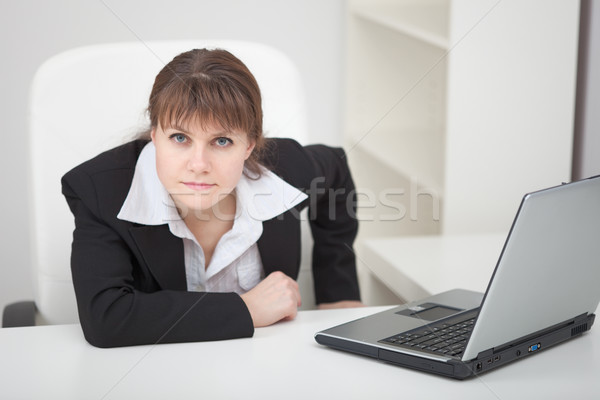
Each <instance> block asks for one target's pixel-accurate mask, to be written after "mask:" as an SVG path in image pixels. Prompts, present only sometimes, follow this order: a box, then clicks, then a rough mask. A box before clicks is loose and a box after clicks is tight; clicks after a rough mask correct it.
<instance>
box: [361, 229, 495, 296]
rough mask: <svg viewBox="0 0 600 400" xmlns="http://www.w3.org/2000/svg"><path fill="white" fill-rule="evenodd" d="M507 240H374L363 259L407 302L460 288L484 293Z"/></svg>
mask: <svg viewBox="0 0 600 400" xmlns="http://www.w3.org/2000/svg"><path fill="white" fill-rule="evenodd" d="M505 239H506V235H505V234H481V235H468V236H467V235H465V236H417V237H414V236H406V237H392V238H381V239H369V240H365V241H364V242H363V243H362V245H361V247H360V249H361V252H360V258H361V261H362V262H363V264H364V265H366V267H367V268H368V269H369V270H371V272H373V274H374V275H375V276H377V278H379V279H380V280H381V281H382V282H383V283H384V284H385V285H386V286H388V287H389V288H390V289H391V290H392V291H393V292H394V293H396V294H397V295H398V296H400V297H401V298H402V299H404V300H406V301H415V300H420V299H422V298H424V297H427V296H430V295H432V294H437V293H441V292H444V291H446V290H450V289H456V288H461V289H469V290H474V291H477V292H485V290H486V288H487V285H488V283H489V281H490V278H491V276H492V273H493V272H494V268H495V267H496V263H497V261H498V257H499V256H500V253H501V251H502V246H503V245H504V241H505Z"/></svg>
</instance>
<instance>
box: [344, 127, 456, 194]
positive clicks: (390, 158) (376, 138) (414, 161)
mask: <svg viewBox="0 0 600 400" xmlns="http://www.w3.org/2000/svg"><path fill="white" fill-rule="evenodd" d="M441 135H442V133H441V132H440V133H437V134H436V133H435V132H426V131H424V130H417V129H414V130H408V129H405V130H402V131H384V132H380V131H377V132H376V131H373V132H371V133H368V134H362V135H360V134H351V135H350V143H349V146H350V148H353V147H359V148H360V149H362V150H363V151H365V152H366V153H368V154H370V155H372V156H373V157H375V158H377V159H378V160H380V161H381V162H382V164H384V165H386V166H387V167H389V168H391V169H392V170H393V171H395V172H397V173H398V174H401V175H402V176H404V177H406V178H407V179H409V180H410V181H411V182H416V183H417V185H418V187H420V188H427V189H430V190H433V191H435V192H436V193H437V194H438V195H439V196H442V194H443V184H442V182H443V166H444V155H443V149H442V146H443V143H444V140H443V138H441V137H440V136H441ZM392 138H393V139H392ZM387 143H392V144H393V145H389V144H387ZM398 143H402V146H398V145H396V144H398ZM424 155H425V156H424Z"/></svg>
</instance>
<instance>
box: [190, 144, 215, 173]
mask: <svg viewBox="0 0 600 400" xmlns="http://www.w3.org/2000/svg"><path fill="white" fill-rule="evenodd" d="M188 168H189V169H190V170H191V171H193V172H195V173H202V172H207V171H209V170H210V154H209V151H208V149H207V148H206V147H205V146H194V147H193V148H192V149H191V153H190V158H189V160H188Z"/></svg>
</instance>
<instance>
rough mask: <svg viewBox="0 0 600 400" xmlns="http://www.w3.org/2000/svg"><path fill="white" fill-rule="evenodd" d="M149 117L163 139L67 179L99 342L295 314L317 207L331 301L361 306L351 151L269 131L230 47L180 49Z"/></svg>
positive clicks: (84, 304)
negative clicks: (307, 232)
mask: <svg viewBox="0 0 600 400" xmlns="http://www.w3.org/2000/svg"><path fill="white" fill-rule="evenodd" d="M148 113H149V116H150V124H151V128H150V132H149V137H146V138H142V139H139V140H135V141H133V142H130V143H127V144H125V145H123V146H120V147H117V148H115V149H113V150H109V151H107V152H105V153H103V154H100V155H99V156H97V157H96V158H94V159H92V160H90V161H87V162H85V163H83V164H82V165H80V166H78V167H76V168H74V169H73V170H71V171H70V172H68V173H67V174H66V175H65V176H64V177H63V179H62V187H63V194H64V195H65V197H66V199H67V202H68V204H69V207H70V208H71V211H72V212H73V214H74V216H75V231H74V234H73V246H72V256H71V268H72V274H73V283H74V286H75V293H76V297H77V305H78V312H79V318H80V322H81V326H82V328H83V332H84V335H85V337H86V339H87V340H88V342H90V343H91V344H92V345H95V346H98V347H114V346H128V345H137V344H156V343H172V342H189V341H201V340H218V339H230V338H238V337H248V336H252V335H253V332H254V327H260V326H266V325H270V324H273V323H275V322H277V321H279V320H281V319H286V318H287V319H291V318H294V317H295V315H296V312H297V307H298V306H299V305H300V304H301V299H300V294H299V291H298V285H297V283H296V282H295V281H294V278H296V277H297V275H298V269H299V263H300V220H299V217H298V213H299V211H300V210H301V209H303V208H305V207H309V219H310V224H311V229H312V232H313V237H314V241H315V245H314V250H313V275H314V281H315V295H316V300H317V303H318V304H319V305H320V307H322V308H325V307H346V306H357V305H360V296H359V290H358V283H357V278H356V271H355V257H354V254H353V251H352V243H353V241H354V238H355V236H356V232H357V227H358V226H357V221H356V218H355V215H354V207H355V195H354V185H353V182H352V178H351V176H350V172H349V171H348V167H347V165H346V163H345V159H344V154H343V151H342V150H341V149H333V148H329V147H326V146H320V145H315V146H307V147H302V146H300V145H299V144H298V143H297V142H295V141H293V140H290V139H265V138H264V137H263V132H262V108H261V96H260V90H259V88H258V85H257V83H256V81H255V79H254V77H253V76H252V74H251V73H250V71H249V70H248V69H247V68H246V66H245V65H244V64H243V63H242V62H241V61H240V60H238V59H237V58H236V57H234V56H233V55H232V54H230V53H228V52H227V51H224V50H206V49H203V50H192V51H189V52H186V53H183V54H181V55H179V56H177V57H175V58H174V59H173V60H172V61H171V62H170V63H169V64H167V65H166V66H165V67H164V68H163V69H162V71H161V72H160V73H159V74H158V76H157V77H156V80H155V83H154V86H153V89H152V92H151V94H150V101H149V106H148Z"/></svg>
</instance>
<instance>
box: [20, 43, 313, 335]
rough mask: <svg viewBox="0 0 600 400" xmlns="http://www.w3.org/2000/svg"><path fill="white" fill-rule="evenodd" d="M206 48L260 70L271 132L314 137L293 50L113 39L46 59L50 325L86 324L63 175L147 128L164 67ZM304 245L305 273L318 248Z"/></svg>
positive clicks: (39, 105)
mask: <svg viewBox="0 0 600 400" xmlns="http://www.w3.org/2000/svg"><path fill="white" fill-rule="evenodd" d="M203 47H209V48H223V49H227V50H229V51H231V52H232V53H233V54H234V55H236V56H237V57H238V58H240V59H241V60H242V61H243V62H244V63H245V64H246V65H247V66H248V68H249V69H250V70H251V71H252V72H253V74H254V75H255V77H256V79H257V81H258V83H259V85H260V87H261V91H262V94H263V107H264V116H265V117H264V128H265V133H266V135H267V136H278V137H291V138H294V139H296V140H298V141H299V142H300V143H306V142H307V140H308V133H307V121H306V119H307V118H306V106H305V99H304V94H303V90H302V85H301V81H300V75H299V73H298V71H297V69H296V67H295V65H294V64H293V63H292V62H291V61H290V59H289V58H288V57H287V56H286V55H285V54H283V53H282V52H280V51H278V50H276V49H274V48H272V47H269V46H266V45H263V44H259V43H252V42H245V41H231V40H186V41H155V42H146V43H142V42H130V43H114V44H103V45H93V46H87V47H81V48H76V49H73V50H69V51H66V52H64V53H61V54H58V55H56V56H54V57H52V58H51V59H49V60H48V61H46V62H45V63H44V64H43V65H42V66H41V67H40V68H39V69H38V71H37V73H36V75H35V78H34V81H33V85H32V91H31V102H30V115H29V119H30V155H31V172H32V175H31V190H32V193H31V194H32V197H31V198H32V205H31V206H32V227H31V228H32V229H31V232H32V242H31V243H32V256H33V257H32V260H33V277H34V292H35V302H36V305H37V308H38V310H39V316H40V317H41V318H40V319H41V321H42V323H50V324H59V323H73V322H77V321H78V317H77V309H76V303H75V295H74V291H73V284H72V280H71V272H70V252H71V241H72V232H73V228H74V224H73V217H72V215H71V213H70V212H69V209H68V207H67V204H66V202H65V200H64V198H63V196H62V195H61V190H60V178H61V176H62V175H63V174H64V173H65V172H67V171H68V170H70V169H71V168H73V167H74V166H75V165H77V164H79V163H81V162H83V161H85V160H87V159H89V158H91V157H93V156H94V155H96V154H98V153H99V152H101V151H103V150H107V149H109V148H111V147H114V146H116V145H119V144H122V143H125V142H126V141H128V140H129V139H131V138H132V137H133V136H134V135H135V134H136V133H137V132H140V131H142V130H143V129H145V128H147V127H148V126H149V122H148V120H147V116H146V113H145V108H146V107H147V102H148V96H149V94H150V90H151V88H152V84H153V83H154V78H155V76H156V74H157V73H158V72H159V71H160V69H161V68H162V67H163V66H164V65H165V64H166V63H168V62H169V61H170V60H171V59H172V58H173V57H174V56H175V55H177V54H180V53H182V52H184V51H187V50H190V49H193V48H203ZM305 231H306V230H305ZM305 242H307V241H306V240H305ZM304 247H306V245H303V255H304V257H303V266H302V268H301V269H302V270H303V271H306V270H307V268H308V267H307V263H308V262H309V260H310V255H309V254H308V252H307V250H305V249H304ZM304 286H306V285H304ZM310 286H312V285H310ZM311 291H312V289H311ZM307 297H309V298H310V293H309V294H308V295H307ZM307 300H308V303H310V299H307Z"/></svg>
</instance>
